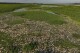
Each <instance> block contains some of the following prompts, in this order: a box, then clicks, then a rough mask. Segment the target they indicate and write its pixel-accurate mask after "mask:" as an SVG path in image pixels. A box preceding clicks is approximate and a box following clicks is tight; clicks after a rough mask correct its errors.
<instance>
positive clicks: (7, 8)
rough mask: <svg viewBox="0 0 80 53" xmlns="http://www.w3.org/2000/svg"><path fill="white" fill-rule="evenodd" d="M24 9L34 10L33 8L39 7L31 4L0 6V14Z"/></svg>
mask: <svg viewBox="0 0 80 53" xmlns="http://www.w3.org/2000/svg"><path fill="white" fill-rule="evenodd" d="M24 7H28V8H33V7H34V8H35V7H39V5H33V4H0V13H4V12H10V11H13V10H15V9H19V8H24Z"/></svg>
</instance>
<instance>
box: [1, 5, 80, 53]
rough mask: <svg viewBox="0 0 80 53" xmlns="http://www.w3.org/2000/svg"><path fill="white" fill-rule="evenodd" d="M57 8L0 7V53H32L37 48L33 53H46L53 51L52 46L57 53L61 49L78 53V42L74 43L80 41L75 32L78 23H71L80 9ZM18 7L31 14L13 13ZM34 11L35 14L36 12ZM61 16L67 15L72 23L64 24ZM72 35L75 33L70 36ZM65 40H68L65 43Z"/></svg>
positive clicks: (36, 6) (29, 6)
mask: <svg viewBox="0 0 80 53" xmlns="http://www.w3.org/2000/svg"><path fill="white" fill-rule="evenodd" d="M45 5H47V4H45ZM51 5H52V4H51ZM57 6H58V7H41V5H38V4H34V5H33V4H6V5H5V4H0V14H3V16H2V15H0V18H1V19H0V51H1V52H2V53H20V52H22V53H23V52H24V53H32V52H35V51H36V49H37V51H38V52H37V53H39V52H43V51H46V53H49V52H50V50H51V52H52V51H53V50H52V48H51V47H53V48H55V51H57V49H59V50H60V51H59V50H58V51H59V53H61V52H62V50H64V51H67V50H66V49H68V50H69V51H67V52H66V53H74V52H76V53H79V52H77V51H80V45H79V44H80V41H77V40H78V39H80V34H79V32H77V31H76V30H78V31H80V29H78V28H80V27H79V25H78V24H74V21H78V22H80V18H79V17H80V15H79V14H80V10H79V9H80V7H79V6H64V5H61V6H60V5H57ZM19 8H25V9H26V8H27V9H28V10H31V11H28V10H27V11H24V12H22V11H21V12H13V10H16V9H19ZM37 9H38V11H36V10H37ZM46 11H51V12H53V13H54V14H51V13H47V12H46ZM5 13H6V14H8V15H6V14H5ZM62 15H66V16H69V17H70V18H71V19H72V20H74V21H73V22H72V21H71V22H68V21H67V20H66V19H65V16H64V17H63V16H62ZM65 20H66V21H67V22H66V21H65ZM36 21H38V22H36ZM43 22H44V23H43ZM22 23H24V24H22ZM46 23H47V24H46ZM1 31H3V32H1ZM72 32H75V33H74V34H72ZM76 32H77V33H78V34H76ZM71 35H72V36H71ZM65 37H66V39H65ZM69 38H71V39H70V40H69ZM73 39H75V40H73ZM74 42H75V43H74ZM59 47H60V48H59ZM56 48H57V49H56ZM63 48H64V49H63ZM76 48H77V49H76ZM42 49H44V50H42ZM61 49H62V50H61ZM70 49H72V50H70ZM39 50H40V51H39ZM73 51H74V52H73ZM54 53H55V52H54Z"/></svg>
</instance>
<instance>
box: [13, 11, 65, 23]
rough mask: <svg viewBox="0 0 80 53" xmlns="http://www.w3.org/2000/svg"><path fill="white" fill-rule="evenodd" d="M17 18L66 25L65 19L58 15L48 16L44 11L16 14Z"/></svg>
mask: <svg viewBox="0 0 80 53" xmlns="http://www.w3.org/2000/svg"><path fill="white" fill-rule="evenodd" d="M13 15H15V16H22V17H24V18H27V19H30V20H35V21H45V22H47V23H50V24H63V23H66V22H65V21H64V19H63V18H62V17H60V16H58V15H53V14H48V13H46V12H43V11H27V12H15V13H13Z"/></svg>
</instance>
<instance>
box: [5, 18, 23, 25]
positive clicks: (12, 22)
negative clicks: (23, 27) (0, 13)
mask: <svg viewBox="0 0 80 53" xmlns="http://www.w3.org/2000/svg"><path fill="white" fill-rule="evenodd" d="M5 23H7V24H9V25H15V24H21V23H24V19H21V18H17V17H16V19H12V20H7V21H5Z"/></svg>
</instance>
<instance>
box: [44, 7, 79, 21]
mask: <svg viewBox="0 0 80 53" xmlns="http://www.w3.org/2000/svg"><path fill="white" fill-rule="evenodd" d="M43 9H46V10H51V11H53V12H55V13H57V14H63V15H67V16H70V17H71V18H72V19H73V20H76V21H79V22H80V10H79V9H80V6H61V7H55V8H54V7H53V8H43Z"/></svg>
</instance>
